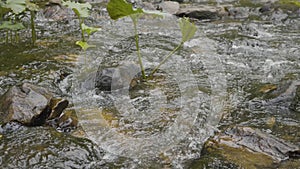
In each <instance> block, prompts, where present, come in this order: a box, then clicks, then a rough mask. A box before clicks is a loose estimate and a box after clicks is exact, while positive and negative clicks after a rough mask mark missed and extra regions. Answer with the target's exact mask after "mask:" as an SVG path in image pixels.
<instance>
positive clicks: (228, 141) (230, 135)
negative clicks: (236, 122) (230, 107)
mask: <svg viewBox="0 0 300 169" xmlns="http://www.w3.org/2000/svg"><path fill="white" fill-rule="evenodd" d="M213 140H214V141H216V142H217V143H219V144H225V145H227V146H230V147H234V148H241V151H242V149H244V148H246V149H248V150H249V151H251V152H258V153H263V154H265V155H268V156H270V157H272V158H273V159H274V160H277V161H283V160H287V159H289V158H290V156H291V158H293V157H294V156H297V155H298V156H299V152H300V148H299V147H298V146H296V145H293V144H291V143H288V142H287V141H285V140H282V139H279V138H277V137H275V136H273V135H270V134H268V133H264V132H262V131H260V130H258V129H253V128H251V127H232V128H228V129H227V130H226V131H225V132H224V133H221V134H219V135H216V136H215V137H214V138H213Z"/></svg>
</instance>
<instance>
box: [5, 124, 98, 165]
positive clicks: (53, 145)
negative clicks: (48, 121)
mask: <svg viewBox="0 0 300 169" xmlns="http://www.w3.org/2000/svg"><path fill="white" fill-rule="evenodd" d="M11 128H13V129H11ZM1 130H2V132H1ZM12 131H13V132H12ZM0 133H1V134H2V138H0V149H1V150H2V151H0V168H7V169H9V168H33V169H34V168H36V169H38V168H49V167H50V168H101V167H103V166H101V159H102V157H103V153H102V150H100V149H99V148H98V146H97V145H96V144H94V143H92V142H91V141H90V140H88V139H85V138H76V137H73V136H71V135H66V134H63V133H58V132H57V131H55V130H54V129H52V128H45V127H24V126H20V125H18V124H11V123H8V124H6V125H5V126H3V127H2V128H1V127H0ZM95 164H97V165H95ZM93 165H94V166H93Z"/></svg>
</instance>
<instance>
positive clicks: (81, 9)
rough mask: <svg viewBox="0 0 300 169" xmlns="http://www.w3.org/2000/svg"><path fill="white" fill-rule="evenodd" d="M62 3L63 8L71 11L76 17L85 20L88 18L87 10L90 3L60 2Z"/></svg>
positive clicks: (90, 6)
mask: <svg viewBox="0 0 300 169" xmlns="http://www.w3.org/2000/svg"><path fill="white" fill-rule="evenodd" d="M62 2H63V3H62V4H63V5H64V6H66V7H68V8H70V9H72V10H73V11H74V12H75V14H76V15H77V16H78V17H81V18H86V17H88V16H90V13H89V12H90V11H89V9H91V8H92V5H91V4H90V3H88V2H86V3H78V2H71V1H66V2H64V1H62Z"/></svg>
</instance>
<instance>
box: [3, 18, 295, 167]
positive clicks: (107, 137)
mask: <svg viewBox="0 0 300 169" xmlns="http://www.w3.org/2000/svg"><path fill="white" fill-rule="evenodd" d="M196 25H197V28H198V31H197V33H196V36H195V37H194V38H193V39H192V40H191V41H189V42H187V43H185V44H184V46H183V48H182V49H181V50H180V51H179V52H177V53H175V54H174V56H172V58H171V59H170V60H169V61H167V62H166V64H164V65H163V66H162V67H161V68H160V70H159V71H158V72H157V74H156V75H155V76H154V77H153V78H152V79H150V80H148V81H147V82H143V81H141V80H140V79H139V78H138V77H139V75H140V68H139V65H138V64H137V57H136V53H135V41H134V36H133V29H132V28H133V25H132V23H131V20H130V19H126V18H125V19H121V20H118V21H112V20H105V21H101V31H99V32H97V33H95V34H93V35H92V36H91V37H90V38H89V43H90V44H93V45H96V47H95V48H91V49H89V50H87V51H86V52H80V53H79V55H78V56H77V61H76V62H73V61H71V63H70V64H64V63H65V61H66V60H64V59H62V61H57V58H58V56H59V58H61V57H62V56H61V55H60V53H59V52H58V53H56V52H57V51H51V50H50V52H49V51H46V52H45V53H48V54H49V55H51V53H53V54H52V55H56V56H55V57H53V58H52V56H51V57H50V58H49V57H47V58H43V57H42V58H39V60H37V59H38V58H37V57H40V56H41V55H40V54H37V53H39V52H38V51H43V50H44V49H41V48H40V49H38V50H37V51H34V50H30V51H27V52H26V50H25V49H24V50H25V52H24V51H23V52H18V53H17V54H10V55H16V56H22V57H23V56H27V57H25V58H28V61H27V63H26V64H23V63H15V62H14V61H11V60H7V59H5V55H7V53H9V52H11V51H9V50H6V52H7V53H5V52H4V50H3V51H2V52H1V58H0V59H1V64H2V65H0V66H1V74H0V80H1V81H0V82H1V90H0V93H4V92H5V90H6V89H7V88H8V87H9V86H12V85H14V84H17V83H19V82H20V81H30V82H33V83H38V84H40V85H44V86H47V85H49V84H50V86H51V88H52V90H53V91H54V92H56V93H57V94H58V95H62V96H65V97H67V98H69V99H70V100H71V101H72V104H73V107H72V108H73V109H75V111H76V114H77V116H78V119H79V123H80V126H81V127H82V129H83V131H84V132H85V136H84V137H86V138H88V139H90V140H91V141H92V142H90V141H89V140H85V139H78V140H77V141H76V138H73V137H71V136H67V137H66V138H63V136H62V135H60V134H55V133H54V131H52V130H50V131H49V129H42V128H37V129H22V127H20V128H21V129H20V128H18V129H17V130H18V131H17V132H16V133H12V134H8V136H4V137H3V138H0V141H1V144H0V148H1V149H2V150H1V151H4V152H3V153H1V154H2V155H3V157H0V159H1V160H0V161H1V163H3V166H8V167H12V168H13V167H14V166H21V165H22V164H28V165H31V164H32V165H31V166H32V167H33V168H34V167H35V168H40V167H46V168H47V166H53V165H54V166H57V167H63V166H64V167H66V166H67V167H70V168H72V167H73V168H77V167H79V166H80V167H86V168H97V167H98V168H99V166H100V168H104V167H107V168H122V167H123V168H151V167H152V168H162V167H171V168H181V167H183V168H188V167H189V166H190V164H191V163H192V164H193V161H195V159H199V158H200V156H201V150H202V148H203V145H204V143H205V141H206V140H207V139H208V138H209V137H211V136H213V135H214V133H215V132H217V131H220V130H222V128H226V127H228V126H233V125H241V126H251V127H254V128H258V129H261V130H262V131H264V132H269V133H270V132H271V133H272V135H274V136H277V137H279V138H281V139H285V140H287V141H289V142H291V143H294V144H296V145H298V146H299V126H300V124H299V123H300V115H299V112H294V111H291V110H289V104H290V102H291V100H290V97H292V96H294V95H295V92H296V89H297V86H299V85H300V50H299V46H300V44H299V43H300V18H299V17H295V18H289V17H287V18H286V19H285V20H284V21H282V20H276V18H275V19H274V20H273V21H269V20H267V21H265V20H250V19H234V20H224V21H212V22H198V21H197V22H196ZM138 30H139V36H140V46H141V54H142V56H143V63H144V64H145V68H146V70H151V69H153V68H154V67H155V65H157V64H158V63H159V61H160V60H161V59H162V58H163V57H164V56H165V55H167V54H168V53H169V52H170V51H171V50H172V49H173V48H174V47H176V45H177V44H178V43H179V42H180V40H181V39H180V38H181V32H180V29H179V27H178V19H177V18H176V17H175V16H171V15H170V16H165V17H164V18H150V19H149V18H141V19H140V20H139V24H138ZM66 43H67V42H59V44H66ZM53 48H55V49H58V50H63V51H64V52H62V53H66V55H68V53H69V55H70V56H71V54H70V53H72V45H70V44H68V45H61V46H59V45H58V46H54V47H53ZM45 50H46V49H45ZM47 50H48V49H47ZM41 53H42V54H43V53H44V52H41ZM45 53H44V54H45ZM31 57H32V58H34V59H32V58H31ZM69 58H70V57H68V59H69ZM49 60H50V62H49ZM71 60H72V58H71ZM68 61H69V60H68ZM52 63H53V64H52ZM51 65H52V66H51ZM2 68H3V69H2ZM4 68H5V69H4ZM20 69H22V70H25V71H29V74H30V75H28V73H27V74H26V76H25V74H24V72H23V73H18V72H19V70H20ZM34 70H39V71H34ZM59 70H60V71H59ZM53 71H54V73H53ZM62 72H63V73H62ZM66 72H67V73H66ZM146 72H147V71H146ZM57 74H58V75H57ZM61 74H66V75H65V76H66V78H62V79H61V80H60V81H55V82H53V79H56V78H57V77H61V76H60V75H61ZM103 75H105V76H109V77H111V80H110V84H111V86H110V90H111V91H106V90H103V89H99V87H97V81H98V82H102V81H104V82H105V79H103V77H102V76H103ZM52 76H53V77H52ZM53 83H54V84H53ZM272 92H273V93H272ZM274 92H275V93H274ZM279 96H280V97H279ZM270 119H271V120H274V119H275V120H274V121H275V122H274V123H276V125H275V127H274V125H268V124H269V121H270ZM44 130H45V131H44ZM36 132H38V133H45V135H43V136H42V138H44V140H47V139H48V140H51V137H54V138H55V139H53V141H46V142H45V143H43V141H41V140H38V139H33V140H32V141H28V140H29V139H31V135H36ZM8 133H9V132H8ZM74 140H75V141H74ZM22 142H27V143H28V144H27V145H24V144H22ZM74 142H76V143H78V144H80V145H81V146H80V147H79V148H78V147H76V146H77V145H73V144H74ZM56 143H58V144H62V143H65V144H68V145H66V146H65V147H66V148H69V149H74V151H78V154H81V155H82V156H81V157H82V158H81V157H78V158H76V159H68V158H67V157H66V159H65V162H64V160H58V159H60V158H59V157H60V156H63V157H64V155H62V154H60V153H61V152H65V149H64V146H62V145H58V144H56ZM44 144H46V145H44ZM84 144H86V145H84ZM31 146H34V147H35V148H33V149H32V151H31V150H30V149H31V148H30V147H31ZM12 147H15V148H12ZM51 147H52V148H51ZM53 147H55V148H54V150H53ZM18 148H21V149H22V151H17V150H14V149H18ZM34 151H36V152H34ZM39 152H40V154H39ZM50 152H51V153H50ZM26 154H31V155H30V157H26ZM45 154H46V155H45ZM49 154H51V155H49ZM57 154H60V155H57ZM16 155H17V156H18V160H19V161H20V162H18V160H15V159H13V158H12V157H14V156H16ZM69 155H70V157H72V156H76V153H74V152H72V151H70V154H69ZM79 156H80V155H79ZM44 158H46V159H44ZM82 159H83V160H82ZM5 161H7V162H11V161H12V163H11V164H7V162H5ZM22 161H25V162H22ZM66 161H67V162H66ZM214 162H217V160H216V161H214ZM33 164H34V165H33ZM201 165H204V164H201ZM218 165H219V166H222V164H218ZM192 166H193V165H192ZM198 167H199V166H198ZM215 167H216V166H215ZM223 167H225V164H224V165H223ZM195 168H197V167H195ZM200 168H201V167H200ZM211 168H213V167H211Z"/></svg>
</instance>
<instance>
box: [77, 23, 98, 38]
mask: <svg viewBox="0 0 300 169" xmlns="http://www.w3.org/2000/svg"><path fill="white" fill-rule="evenodd" d="M81 28H82V30H83V31H84V32H86V33H87V34H88V35H91V34H92V33H94V32H97V31H99V30H101V28H95V27H90V26H87V25H85V24H84V23H83V24H82V25H81Z"/></svg>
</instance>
